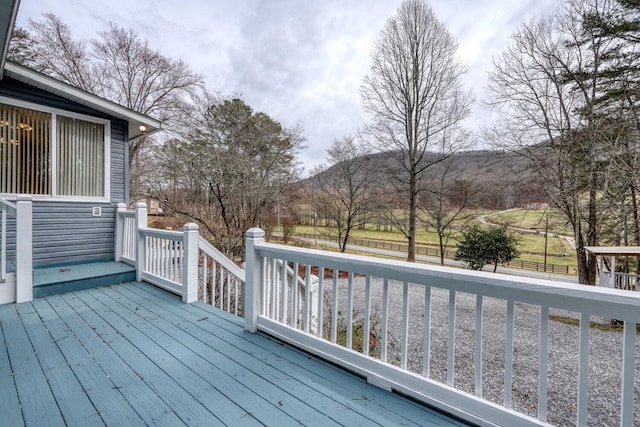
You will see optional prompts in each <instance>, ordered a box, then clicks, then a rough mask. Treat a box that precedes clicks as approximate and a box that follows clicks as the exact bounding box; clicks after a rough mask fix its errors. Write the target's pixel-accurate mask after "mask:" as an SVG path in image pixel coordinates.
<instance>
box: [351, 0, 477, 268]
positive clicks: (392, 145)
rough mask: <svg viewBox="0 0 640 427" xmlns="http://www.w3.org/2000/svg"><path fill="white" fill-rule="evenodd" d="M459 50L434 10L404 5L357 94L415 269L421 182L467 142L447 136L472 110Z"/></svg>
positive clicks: (417, 2)
mask: <svg viewBox="0 0 640 427" xmlns="http://www.w3.org/2000/svg"><path fill="white" fill-rule="evenodd" d="M456 50H457V43H456V41H455V39H454V38H453V36H451V34H449V32H448V31H447V29H446V27H445V26H444V24H442V23H441V22H440V21H439V20H438V19H437V18H436V16H435V15H434V13H433V10H432V9H431V7H430V6H428V5H427V4H426V3H425V2H424V1H421V0H407V1H405V2H404V3H402V5H401V6H400V7H399V8H398V11H397V14H396V15H395V16H393V17H392V18H390V19H389V20H388V21H387V23H386V25H385V27H384V29H383V31H382V33H381V34H380V37H379V38H378V41H377V42H376V45H375V47H374V50H373V53H372V58H371V59H372V65H371V71H370V74H369V75H367V76H366V77H365V79H364V82H363V84H362V87H361V97H362V105H363V107H364V109H365V111H366V112H367V113H368V114H369V116H370V119H371V121H370V124H369V125H368V126H367V128H366V131H367V132H368V133H369V134H370V136H371V139H372V141H373V145H374V146H375V147H376V148H377V149H379V150H381V151H388V152H389V155H390V156H391V158H392V159H393V160H394V162H393V164H392V165H391V168H390V171H393V177H394V179H395V182H396V188H395V191H396V192H398V193H399V194H403V197H406V198H405V200H406V201H405V203H404V205H405V207H408V224H407V227H406V232H405V234H406V237H407V239H408V242H409V245H408V251H407V260H408V261H415V252H416V239H415V236H416V217H417V200H418V196H419V194H420V192H421V191H422V190H423V189H422V188H421V187H420V178H421V176H422V175H423V174H424V173H425V171H426V170H428V169H429V168H430V167H431V166H432V165H434V164H436V163H438V162H440V161H442V160H443V159H446V158H447V157H449V156H450V155H451V154H452V153H454V152H455V151H457V150H459V149H460V148H461V147H460V145H459V144H460V143H462V142H467V141H461V140H457V139H452V138H447V137H446V136H445V135H444V134H445V133H447V132H450V131H452V129H454V128H456V127H458V126H459V125H460V123H461V121H462V120H463V119H464V118H465V117H467V116H468V115H469V113H470V105H471V102H472V95H471V93H470V92H467V91H465V90H463V89H462V77H463V76H464V74H465V73H466V68H465V67H464V66H463V65H462V64H461V63H460V61H459V60H458V58H457V56H456ZM407 204H408V206H407Z"/></svg>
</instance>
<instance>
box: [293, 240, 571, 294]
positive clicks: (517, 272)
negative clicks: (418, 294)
mask: <svg viewBox="0 0 640 427" xmlns="http://www.w3.org/2000/svg"><path fill="white" fill-rule="evenodd" d="M297 238H298V239H303V240H306V241H308V242H312V243H314V242H317V243H319V244H321V245H326V246H332V247H336V248H337V247H338V244H337V243H336V242H330V241H326V240H314V239H305V238H301V237H297ZM347 250H351V251H357V252H366V253H370V254H375V255H383V256H387V257H391V258H397V259H406V258H407V254H406V252H398V251H392V250H388V249H378V248H370V247H368V246H358V245H348V246H347ZM416 261H419V262H424V263H427V264H436V265H440V258H439V257H434V256H427V255H416ZM444 264H445V265H446V266H448V267H458V268H462V267H464V264H463V263H462V262H460V261H456V260H453V259H449V258H445V259H444ZM484 271H493V266H486V267H485V268H484ZM497 272H498V273H503V274H510V275H513V276H522V277H534V278H536V279H545V280H555V281H559V282H568V283H578V277H577V276H568V275H565V274H553V273H544V272H541V271H532V270H523V269H520V268H507V267H500V266H499V267H498V270H497Z"/></svg>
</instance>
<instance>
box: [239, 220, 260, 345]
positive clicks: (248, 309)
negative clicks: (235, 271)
mask: <svg viewBox="0 0 640 427" xmlns="http://www.w3.org/2000/svg"><path fill="white" fill-rule="evenodd" d="M261 243H264V231H263V230H261V229H259V228H250V229H249V230H247V240H246V256H245V259H246V267H245V289H244V328H245V329H246V330H247V331H249V332H253V333H255V332H257V331H258V315H259V314H260V293H261V286H260V283H261V282H262V268H261V266H262V260H261V259H260V256H259V255H258V253H257V251H256V248H255V246H256V245H258V244H261Z"/></svg>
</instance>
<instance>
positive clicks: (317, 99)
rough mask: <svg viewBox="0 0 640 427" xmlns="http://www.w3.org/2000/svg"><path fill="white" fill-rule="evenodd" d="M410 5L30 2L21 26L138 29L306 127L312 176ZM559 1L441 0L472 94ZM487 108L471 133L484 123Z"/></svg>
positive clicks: (228, 88)
mask: <svg viewBox="0 0 640 427" xmlns="http://www.w3.org/2000/svg"><path fill="white" fill-rule="evenodd" d="M400 3H401V1H400V0H394V1H388V0H370V1H367V0H351V1H340V0H328V1H315V2H309V1H296V0H270V1H260V0H248V1H243V2H238V1H230V0H214V1H205V0H201V1H189V2H182V3H180V2H158V1H154V0H136V1H131V0H110V1H109V4H108V6H105V4H104V3H102V2H83V1H80V0H22V1H21V4H20V10H19V14H18V25H20V26H26V21H27V18H32V19H36V20H37V19H39V17H40V14H41V13H44V12H53V13H54V14H56V15H58V16H60V17H61V18H62V19H63V20H64V21H65V22H66V23H67V24H69V26H70V27H71V29H72V31H73V33H74V35H76V36H77V37H81V38H85V39H90V38H92V37H95V35H96V32H97V31H101V30H104V29H106V28H107V27H108V24H109V22H115V23H117V24H118V25H120V26H123V27H127V28H133V29H134V30H135V31H137V32H138V33H139V34H140V35H141V36H142V37H143V38H145V39H147V40H149V43H150V45H151V46H152V47H153V48H154V49H158V50H160V51H162V52H163V53H164V54H165V55H167V56H170V57H173V58H180V59H183V60H184V61H186V62H187V63H188V64H190V66H191V67H192V68H193V69H194V70H195V71H197V72H199V73H201V74H203V75H204V76H205V80H206V83H207V86H208V88H209V89H210V90H215V91H219V92H221V93H223V94H242V96H243V98H244V99H245V101H246V102H247V103H248V104H249V105H251V106H252V107H253V108H254V109H255V110H258V111H264V112H265V113H267V114H269V115H271V116H272V117H274V118H275V119H276V120H278V121H280V122H282V123H283V124H284V125H285V126H293V125H296V124H299V125H301V126H302V127H303V128H304V130H305V136H306V138H307V143H306V145H307V147H308V148H307V149H306V150H305V151H303V152H302V153H301V156H300V157H301V161H302V162H303V163H305V164H306V166H307V170H308V169H310V168H311V166H313V165H315V164H318V163H321V162H322V160H323V159H324V157H325V150H326V148H327V147H328V146H329V145H330V144H331V142H332V141H333V140H334V139H336V138H340V137H341V136H343V135H345V134H348V133H351V132H353V131H355V130H356V129H357V128H358V127H359V126H360V125H361V124H362V123H363V120H364V115H363V113H362V111H361V108H360V94H359V88H360V83H361V81H362V78H363V77H364V75H365V74H366V73H367V71H368V68H369V57H370V52H371V48H372V46H373V43H374V41H375V39H376V38H377V37H378V34H379V32H380V31H381V29H382V28H383V26H384V23H385V21H386V20H387V19H388V18H389V17H390V16H391V15H392V14H393V13H394V12H395V10H396V9H397V7H398V6H399V5H400ZM556 4H557V0H529V1H520V2H504V1H500V0H478V1H474V2H471V1H468V0H438V1H432V2H431V5H432V7H433V9H434V11H435V13H436V15H437V16H438V17H439V18H440V19H441V20H442V21H444V22H445V24H446V25H447V27H448V28H449V30H450V31H451V32H452V34H453V35H454V36H455V37H456V38H457V39H458V41H459V43H460V50H459V53H460V56H461V58H462V59H463V61H464V62H465V63H466V64H467V65H468V66H469V67H470V72H469V74H468V79H467V86H468V87H470V88H473V89H474V90H475V92H476V93H477V94H478V95H479V96H480V97H481V96H482V95H483V88H484V86H485V84H486V75H487V72H488V71H490V69H491V64H492V62H491V61H492V57H493V56H494V55H497V54H499V52H500V51H501V50H502V49H503V48H504V46H505V44H506V42H507V39H508V37H509V34H510V33H511V32H512V31H513V30H514V28H515V26H517V24H518V23H519V22H520V21H521V20H522V19H525V18H527V17H529V16H531V15H532V14H533V13H536V12H539V13H541V12H546V11H548V10H550V9H551V8H552V7H554V6H555V5H556ZM484 117H485V116H484V112H483V111H482V109H481V108H480V107H479V106H476V107H475V109H474V113H473V117H472V118H471V119H470V120H469V121H468V123H469V125H470V126H472V127H473V126H477V125H478V124H479V123H480V122H482V120H484Z"/></svg>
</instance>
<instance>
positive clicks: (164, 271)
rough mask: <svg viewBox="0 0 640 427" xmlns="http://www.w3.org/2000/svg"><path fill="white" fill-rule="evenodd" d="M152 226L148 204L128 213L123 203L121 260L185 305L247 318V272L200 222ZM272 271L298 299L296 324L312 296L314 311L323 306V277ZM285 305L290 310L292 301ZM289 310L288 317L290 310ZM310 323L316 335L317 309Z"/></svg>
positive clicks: (282, 268) (283, 267)
mask: <svg viewBox="0 0 640 427" xmlns="http://www.w3.org/2000/svg"><path fill="white" fill-rule="evenodd" d="M147 225H148V224H147V206H146V204H145V203H138V204H137V206H136V210H135V211H127V208H126V205H125V204H123V203H122V204H119V205H118V209H117V212H116V236H115V259H116V261H121V262H124V263H127V264H130V265H133V266H135V267H136V275H137V280H144V281H146V282H149V283H152V284H154V285H157V286H159V287H162V288H164V289H166V290H168V291H170V292H173V293H176V294H179V295H183V299H184V300H185V301H188V302H192V301H195V300H196V299H197V300H200V301H203V302H205V303H207V304H210V305H213V306H214V307H218V308H220V309H222V310H225V311H227V312H229V313H233V314H235V315H236V316H241V317H242V316H243V313H244V310H243V302H244V298H243V294H244V288H245V271H244V269H242V268H240V267H239V266H237V265H236V264H235V263H234V262H233V261H232V260H230V259H229V258H228V257H227V256H226V255H224V254H223V253H222V252H220V251H219V250H218V249H216V248H215V247H213V245H211V244H210V243H209V242H207V241H206V240H205V239H204V238H202V237H201V236H199V235H198V227H197V225H195V224H187V225H185V226H184V227H183V229H182V230H181V231H170V230H158V229H154V228H149V227H148V226H147ZM194 242H195V243H194ZM268 268H269V275H270V277H273V278H274V280H275V281H277V282H278V283H280V284H283V285H282V286H287V287H288V289H289V291H288V293H289V294H291V295H293V296H295V297H296V301H297V306H298V310H292V311H291V312H290V313H291V314H290V316H291V319H293V321H294V322H295V321H297V319H299V318H300V319H303V318H304V316H303V315H302V314H301V313H302V308H303V307H304V306H305V301H307V298H308V299H309V300H310V301H311V302H312V303H311V305H312V306H313V307H317V304H316V303H315V301H316V298H317V295H318V291H317V278H314V277H310V278H309V280H303V279H301V278H300V277H299V276H298V275H297V274H294V269H293V268H292V267H291V266H288V265H287V264H285V263H282V262H274V263H273V264H271V265H269V266H268ZM194 283H196V284H194ZM294 283H295V284H296V285H294ZM307 289H308V292H307ZM185 292H191V295H190V296H189V297H185ZM298 295H300V296H298ZM285 297H286V295H285ZM279 304H280V306H281V307H282V306H283V304H284V307H286V300H285V302H282V301H280V302H279ZM284 310H285V312H284V313H285V317H287V311H286V308H285V309H284ZM307 320H308V322H309V328H310V330H312V331H314V332H315V331H316V329H317V325H318V314H317V309H316V308H314V309H312V311H311V313H310V316H308V319H307Z"/></svg>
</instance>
